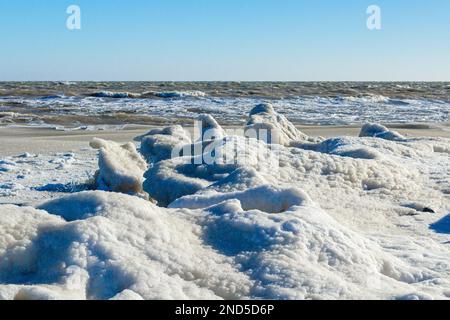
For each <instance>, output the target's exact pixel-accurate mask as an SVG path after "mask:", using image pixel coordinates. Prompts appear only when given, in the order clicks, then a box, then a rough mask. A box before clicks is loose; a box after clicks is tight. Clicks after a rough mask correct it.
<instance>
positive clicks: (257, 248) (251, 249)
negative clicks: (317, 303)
mask: <svg viewBox="0 0 450 320" xmlns="http://www.w3.org/2000/svg"><path fill="white" fill-rule="evenodd" d="M206 210H207V211H209V212H210V214H209V215H207V216H206V218H205V239H206V241H207V242H208V243H209V244H210V245H211V246H212V247H213V248H215V249H216V250H218V251H219V252H223V253H224V254H226V255H230V256H234V257H235V259H236V262H237V263H239V265H241V271H242V272H245V273H247V274H249V276H250V278H251V279H252V280H254V281H255V287H253V290H252V294H253V295H254V296H257V297H260V298H265V299H318V298H321V299H324V298H325V299H326V298H328V299H336V298H339V299H349V298H351V297H352V296H358V297H359V298H367V299H371V298H374V297H376V296H377V295H378V294H379V293H380V292H383V294H384V295H385V297H391V298H394V297H396V296H397V295H399V294H400V293H401V292H418V293H419V292H421V289H420V286H421V281H423V280H425V279H430V278H436V279H437V278H440V275H439V273H437V272H430V273H423V272H421V271H419V270H415V269H414V268H412V267H410V266H408V265H406V264H405V263H404V262H403V261H401V260H400V259H398V258H396V257H394V256H392V255H391V254H388V253H386V252H383V250H382V248H381V247H380V246H379V245H378V244H377V243H375V242H373V241H371V240H369V239H367V238H364V237H362V236H361V235H359V234H357V233H355V232H353V231H351V230H350V229H348V228H346V227H344V226H342V225H340V224H339V223H337V222H336V221H335V220H334V219H332V218H331V217H330V216H329V215H328V214H327V213H326V212H324V211H323V210H321V209H318V208H316V207H309V206H295V207H292V208H291V209H289V210H288V211H287V212H284V213H283V214H270V213H267V212H262V211H259V210H251V211H245V210H243V209H242V207H241V206H240V202H239V201H237V200H229V201H227V202H223V203H220V204H218V205H216V206H213V207H210V208H208V209H206ZM416 286H417V287H418V288H417V287H416ZM437 294H438V295H439V294H441V295H442V292H440V293H439V290H437Z"/></svg>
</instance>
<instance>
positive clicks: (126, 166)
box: [90, 138, 147, 197]
mask: <svg viewBox="0 0 450 320" xmlns="http://www.w3.org/2000/svg"><path fill="white" fill-rule="evenodd" d="M90 146H91V147H92V148H94V149H99V153H98V166H99V170H98V171H97V172H96V174H95V181H96V187H97V189H99V190H106V191H115V192H122V193H127V194H135V195H140V196H143V197H145V196H146V194H145V193H144V191H143V189H142V183H143V181H144V172H145V170H146V169H147V163H146V162H145V160H144V159H143V158H142V157H141V155H139V153H138V152H137V150H136V147H135V145H134V144H133V143H131V142H130V143H126V144H124V145H120V144H118V143H116V142H113V141H106V140H102V139H98V138H95V139H93V140H92V142H91V143H90Z"/></svg>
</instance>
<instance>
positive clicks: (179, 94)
mask: <svg viewBox="0 0 450 320" xmlns="http://www.w3.org/2000/svg"><path fill="white" fill-rule="evenodd" d="M153 95H154V96H155V97H159V98H185V97H205V96H206V93H204V92H203V91H198V90H193V91H163V92H153Z"/></svg>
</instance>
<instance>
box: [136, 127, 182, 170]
mask: <svg viewBox="0 0 450 320" xmlns="http://www.w3.org/2000/svg"><path fill="white" fill-rule="evenodd" d="M137 140H140V141H141V147H140V152H141V154H142V155H143V156H144V158H145V159H146V160H147V162H149V163H153V162H158V161H161V160H165V159H169V158H170V157H171V155H172V151H173V150H174V149H175V148H180V147H182V146H184V145H186V144H190V143H191V138H190V137H189V135H188V134H187V133H186V131H185V130H184V129H183V128H182V127H181V126H179V125H177V126H172V127H167V128H163V129H153V130H150V131H149V132H148V133H146V134H145V135H143V136H140V137H137Z"/></svg>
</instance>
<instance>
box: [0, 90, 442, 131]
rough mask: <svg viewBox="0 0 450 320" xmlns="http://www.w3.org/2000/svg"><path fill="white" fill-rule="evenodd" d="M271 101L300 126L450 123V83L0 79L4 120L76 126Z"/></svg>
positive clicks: (191, 115)
mask: <svg viewBox="0 0 450 320" xmlns="http://www.w3.org/2000/svg"><path fill="white" fill-rule="evenodd" d="M262 102H269V103H271V104H273V106H274V107H275V109H276V110H277V111H278V112H279V113H281V114H284V115H285V116H286V117H287V118H288V119H289V120H290V121H292V122H293V123H295V124H297V125H359V124H362V123H366V122H377V123H383V124H387V125H389V124H405V125H413V124H415V125H420V124H423V125H425V124H434V125H442V126H444V127H448V122H449V112H450V82H145V81H143V82H71V81H58V82H0V125H2V126H42V127H55V128H63V129H67V130H71V129H89V128H90V129H102V128H118V129H120V128H123V127H125V126H127V125H169V124H175V123H178V124H188V123H192V121H193V119H195V118H196V117H197V116H198V115H199V114H204V113H206V114H210V115H212V116H213V117H215V118H216V119H217V120H218V121H219V122H220V123H221V124H223V125H241V124H243V123H245V122H246V118H247V115H248V112H249V111H250V110H251V108H253V107H254V106H255V105H256V104H258V103H262Z"/></svg>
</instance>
